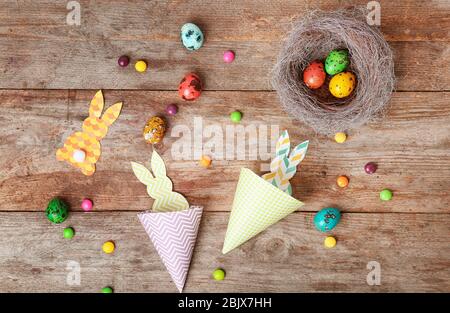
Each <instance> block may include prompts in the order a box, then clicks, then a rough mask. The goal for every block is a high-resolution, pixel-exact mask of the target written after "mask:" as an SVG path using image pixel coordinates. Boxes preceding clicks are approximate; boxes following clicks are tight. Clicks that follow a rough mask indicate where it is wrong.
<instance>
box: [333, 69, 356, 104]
mask: <svg viewBox="0 0 450 313" xmlns="http://www.w3.org/2000/svg"><path fill="white" fill-rule="evenodd" d="M355 85H356V76H355V74H353V73H352V72H343V73H339V74H337V75H334V76H333V78H332V79H331V80H330V85H329V89H330V92H331V94H332V95H333V96H335V97H336V98H345V97H348V96H349V95H350V94H351V93H352V91H353V90H354V89H355Z"/></svg>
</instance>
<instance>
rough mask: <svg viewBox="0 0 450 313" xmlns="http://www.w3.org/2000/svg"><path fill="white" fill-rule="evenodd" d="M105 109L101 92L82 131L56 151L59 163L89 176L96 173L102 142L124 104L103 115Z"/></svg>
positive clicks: (92, 103)
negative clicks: (68, 165)
mask: <svg viewBox="0 0 450 313" xmlns="http://www.w3.org/2000/svg"><path fill="white" fill-rule="evenodd" d="M103 107H104V99H103V93H102V91H101V90H99V91H97V93H96V94H95V96H94V98H93V99H92V100H91V104H90V106H89V116H88V117H87V118H86V119H85V120H84V122H83V127H82V131H81V132H75V133H74V134H72V135H70V136H69V137H68V138H67V139H66V141H65V142H64V146H63V147H62V148H60V149H58V151H56V158H57V159H58V160H59V161H66V162H68V163H69V164H70V165H72V166H74V167H76V168H79V169H80V170H81V172H82V173H83V174H84V175H87V176H90V175H92V174H94V172H95V164H96V163H97V161H98V159H99V158H100V154H101V146H100V140H101V139H103V137H105V136H106V134H107V133H108V128H109V126H111V125H112V124H113V123H114V122H115V121H116V119H117V118H118V117H119V114H120V110H121V109H122V102H118V103H116V104H113V105H112V106H110V107H109V108H108V109H106V111H105V113H104V114H103V115H102V111H103Z"/></svg>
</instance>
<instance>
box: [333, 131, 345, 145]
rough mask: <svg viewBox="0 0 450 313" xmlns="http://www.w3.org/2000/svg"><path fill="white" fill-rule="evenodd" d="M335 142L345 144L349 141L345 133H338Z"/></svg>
mask: <svg viewBox="0 0 450 313" xmlns="http://www.w3.org/2000/svg"><path fill="white" fill-rule="evenodd" d="M334 140H335V141H336V142H337V143H344V142H345V141H346V140H347V135H346V134H345V133H336V134H335V135H334Z"/></svg>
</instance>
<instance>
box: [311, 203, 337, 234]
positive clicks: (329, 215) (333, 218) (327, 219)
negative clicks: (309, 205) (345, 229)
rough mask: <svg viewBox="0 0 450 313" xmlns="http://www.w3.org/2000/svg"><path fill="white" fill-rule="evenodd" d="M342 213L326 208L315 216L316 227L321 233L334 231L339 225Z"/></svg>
mask: <svg viewBox="0 0 450 313" xmlns="http://www.w3.org/2000/svg"><path fill="white" fill-rule="evenodd" d="M340 219H341V212H340V211H339V210H338V209H335V208H325V209H322V210H320V211H319V212H317V213H316V215H315V216H314V225H315V226H316V228H317V229H318V230H320V231H321V232H327V231H330V230H332V229H333V228H334V227H336V225H337V224H338V223H339V221H340Z"/></svg>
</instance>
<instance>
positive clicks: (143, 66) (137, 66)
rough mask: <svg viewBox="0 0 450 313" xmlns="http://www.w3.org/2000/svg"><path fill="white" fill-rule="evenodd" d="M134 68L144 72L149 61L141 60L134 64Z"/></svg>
mask: <svg viewBox="0 0 450 313" xmlns="http://www.w3.org/2000/svg"><path fill="white" fill-rule="evenodd" d="M134 68H135V69H136V71H138V72H139V73H143V72H145V71H146V70H147V62H145V61H144V60H139V61H137V62H136V63H135V64H134Z"/></svg>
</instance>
